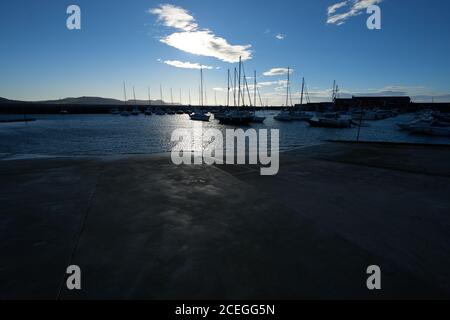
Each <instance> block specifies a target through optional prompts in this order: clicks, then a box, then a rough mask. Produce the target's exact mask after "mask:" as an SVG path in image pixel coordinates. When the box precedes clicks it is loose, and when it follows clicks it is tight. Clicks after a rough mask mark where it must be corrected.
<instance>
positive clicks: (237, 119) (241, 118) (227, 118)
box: [219, 57, 254, 125]
mask: <svg viewBox="0 0 450 320" xmlns="http://www.w3.org/2000/svg"><path fill="white" fill-rule="evenodd" d="M242 67H243V66H242V58H241V57H239V78H238V101H237V105H238V106H239V105H240V104H241V94H242V107H244V106H245V101H244V97H245V96H244V91H243V90H241V79H242V75H241V74H242ZM244 79H245V77H244ZM239 109H242V108H240V107H238V108H236V110H230V111H228V112H226V113H225V114H223V115H221V116H220V118H219V122H220V123H222V124H229V125H248V124H250V123H251V122H252V121H253V119H254V115H253V114H252V113H250V112H248V111H246V110H239Z"/></svg>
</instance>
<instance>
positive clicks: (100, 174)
mask: <svg viewBox="0 0 450 320" xmlns="http://www.w3.org/2000/svg"><path fill="white" fill-rule="evenodd" d="M104 171H105V168H104V167H103V168H101V169H100V172H99V174H98V175H97V180H96V182H95V185H94V187H93V188H92V192H91V194H90V195H89V200H88V203H87V207H86V212H85V213H84V215H83V217H82V220H81V224H80V230H79V231H78V233H77V234H76V237H75V245H74V247H73V249H72V252H71V254H70V256H69V262H68V264H67V266H71V265H72V262H73V260H74V258H75V254H76V252H77V250H78V246H79V244H80V240H81V236H82V235H83V232H84V229H85V227H86V222H87V218H88V216H89V212H90V211H91V208H92V202H93V200H94V196H95V193H96V191H97V187H98V185H99V182H100V178H101V176H102V175H103V173H104ZM65 279H66V272H65V270H64V272H63V275H62V277H61V282H60V285H59V288H58V295H57V297H56V300H61V294H62V291H63V287H64V281H65Z"/></svg>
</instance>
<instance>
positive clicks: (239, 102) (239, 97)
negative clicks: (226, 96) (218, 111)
mask: <svg viewBox="0 0 450 320" xmlns="http://www.w3.org/2000/svg"><path fill="white" fill-rule="evenodd" d="M240 105H241V57H239V80H238V106H240Z"/></svg>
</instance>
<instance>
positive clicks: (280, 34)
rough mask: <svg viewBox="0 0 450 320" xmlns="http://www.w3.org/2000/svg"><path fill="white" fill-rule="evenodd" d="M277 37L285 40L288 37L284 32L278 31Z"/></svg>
mask: <svg viewBox="0 0 450 320" xmlns="http://www.w3.org/2000/svg"><path fill="white" fill-rule="evenodd" d="M275 38H277V39H278V40H284V39H286V35H285V34H282V33H278V34H277V35H276V36H275Z"/></svg>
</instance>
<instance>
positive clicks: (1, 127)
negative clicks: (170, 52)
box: [0, 112, 450, 159]
mask: <svg viewBox="0 0 450 320" xmlns="http://www.w3.org/2000/svg"><path fill="white" fill-rule="evenodd" d="M275 114H276V113H274V112H268V113H265V114H264V115H265V116H267V120H266V122H265V124H264V125H262V124H255V125H252V126H251V127H253V128H256V129H258V128H268V129H272V128H274V129H279V130H280V149H281V151H286V150H290V149H294V148H299V147H303V146H309V145H314V144H318V143H321V142H323V141H324V140H326V139H342V140H355V139H356V137H357V131H358V129H357V128H352V129H324V128H310V127H309V125H308V124H307V123H304V122H291V123H282V122H277V121H275V120H274V119H273V116H274V115H275ZM32 117H34V118H37V119H38V120H37V121H35V122H31V123H0V158H2V159H12V158H20V157H39V156H48V155H50V156H67V155H76V156H83V155H120V154H150V153H160V152H168V151H171V149H172V147H173V145H174V144H173V143H172V142H171V141H170V139H171V134H172V132H173V130H175V129H178V128H186V129H189V128H192V125H193V122H192V121H191V120H190V119H189V117H188V115H166V116H155V115H154V116H150V117H146V116H144V115H141V116H137V117H136V116H135V117H133V116H130V117H121V116H117V115H37V116H32ZM412 118H413V115H401V116H398V117H396V118H390V119H386V120H382V121H373V122H371V121H367V122H366V123H365V125H364V127H363V128H361V134H360V139H361V140H365V141H390V142H415V143H435V144H450V138H448V137H427V136H418V135H411V134H409V133H407V132H404V131H400V130H398V129H397V127H396V123H398V122H405V121H408V120H411V119H412ZM204 128H217V129H220V130H222V131H223V130H225V129H229V128H232V127H228V126H223V125H220V124H219V123H218V122H216V121H214V120H213V121H211V122H210V123H206V124H204Z"/></svg>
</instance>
